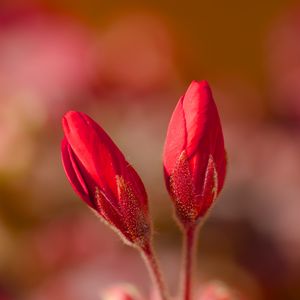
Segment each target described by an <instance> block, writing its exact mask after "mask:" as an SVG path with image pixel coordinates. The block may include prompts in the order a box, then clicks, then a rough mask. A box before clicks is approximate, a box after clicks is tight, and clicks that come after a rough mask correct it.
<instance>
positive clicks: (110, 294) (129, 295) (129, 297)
mask: <svg viewBox="0 0 300 300" xmlns="http://www.w3.org/2000/svg"><path fill="white" fill-rule="evenodd" d="M100 299H101V300H142V297H141V296H140V294H139V292H138V291H137V289H136V288H135V287H134V286H132V285H129V284H123V285H115V286H112V287H110V288H108V289H106V290H105V291H104V292H102V293H101V295H100Z"/></svg>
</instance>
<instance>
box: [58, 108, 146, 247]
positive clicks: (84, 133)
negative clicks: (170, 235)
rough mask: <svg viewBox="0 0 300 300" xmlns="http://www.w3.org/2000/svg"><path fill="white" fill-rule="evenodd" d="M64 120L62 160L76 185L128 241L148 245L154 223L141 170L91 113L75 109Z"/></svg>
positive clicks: (108, 222) (86, 198)
mask: <svg viewBox="0 0 300 300" xmlns="http://www.w3.org/2000/svg"><path fill="white" fill-rule="evenodd" d="M62 123H63V130H64V133H65V138H64V139H63V141H62V162H63V166H64V169H65V172H66V174H67V177H68V179H69V181H70V183H71V185H72V187H73V189H74V190H75V191H76V192H77V194H78V195H79V196H80V197H81V198H82V199H83V200H84V201H85V202H86V203H87V204H88V205H89V206H90V207H91V208H92V209H94V210H95V211H96V212H97V213H98V214H99V215H100V216H101V219H102V220H104V221H105V223H107V224H109V225H111V226H112V228H113V229H115V230H116V231H117V232H118V233H120V235H121V236H122V237H124V238H125V239H124V240H125V241H126V242H129V243H130V244H134V245H136V246H140V247H142V246H144V245H145V244H146V243H147V242H149V238H150V231H151V228H150V227H151V226H150V218H149V213H148V202H147V194H146V191H145V188H144V185H143V183H142V181H141V179H140V177H139V176H138V174H137V173H136V171H135V170H134V169H133V168H132V167H131V166H130V164H129V163H128V162H127V161H126V160H125V158H124V155H123V154H122V152H121V151H120V150H119V149H118V147H117V146H116V145H115V144H114V142H113V141H112V140H111V139H110V137H109V136H108V135H107V134H106V132H105V131H104V130H103V129H102V128H101V127H100V126H99V125H98V124H97V123H96V122H95V121H93V120H92V119H91V118H90V117H88V116H87V115H85V114H83V113H79V112H73V111H71V112H68V113H67V114H65V116H64V117H63V122H62Z"/></svg>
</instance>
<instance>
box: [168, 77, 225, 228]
mask: <svg viewBox="0 0 300 300" xmlns="http://www.w3.org/2000/svg"><path fill="white" fill-rule="evenodd" d="M163 160H164V174H165V181H166V186H167V189H168V191H169V193H170V195H171V198H172V200H173V202H174V205H175V211H176V215H177V217H178V218H179V220H180V222H181V223H182V224H183V226H184V227H190V226H195V225H196V224H197V223H198V222H199V221H200V219H201V217H203V216H204V214H205V213H206V212H207V210H208V209H209V208H210V206H211V205H212V203H213V201H214V200H215V198H216V197H217V195H218V194H219V193H220V191H221V189H222V187H223V184H224V178H225V172H226V153H225V149H224V139H223V133H222V127H221V123H220V118H219V115H218V111H217V107H216V104H215V102H214V100H213V97H212V93H211V90H210V87H209V85H208V83H207V82H206V81H201V82H196V81H193V82H192V83H191V85H190V86H189V88H188V90H187V92H186V93H185V95H184V96H182V97H181V98H180V100H179V102H178V104H177V106H176V108H175V110H174V112H173V115H172V117H171V121H170V123H169V127H168V132H167V137H166V142H165V147H164V154H163Z"/></svg>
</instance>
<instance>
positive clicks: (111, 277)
mask: <svg viewBox="0 0 300 300" xmlns="http://www.w3.org/2000/svg"><path fill="white" fill-rule="evenodd" d="M299 36H300V5H299V3H297V1H292V0H289V1H288V0H276V1H263V2H262V1H258V0H253V1H251V2H248V3H247V2H242V1H238V0H231V1H226V2H224V1H223V2H222V1H189V2H188V3H187V2H183V1H181V2H177V3H174V2H171V1H167V0H161V1H158V0H156V1H145V2H140V1H123V2H118V1H95V0H88V1H81V0H78V1H68V0H63V1H58V0H56V1H50V0H48V1H33V0H32V1H21V0H20V1H17V0H6V1H1V3H0V137H1V138H0V299H1V300H2V299H3V300H14V299H22V300H23V299H25V300H48V299H55V300H79V299H81V300H82V299H84V300H95V299H101V297H102V296H101V295H104V294H106V295H108V294H109V293H114V294H118V293H120V290H119V288H114V286H115V287H120V286H123V285H124V286H126V287H130V291H131V289H135V288H133V286H135V287H137V288H138V290H139V291H138V292H137V291H136V292H137V293H138V294H139V295H140V294H141V295H149V294H151V293H153V291H152V290H151V284H150V281H149V277H148V274H147V271H146V268H145V267H144V265H143V262H142V260H141V259H140V257H139V256H138V254H137V253H136V251H135V250H134V249H130V248H128V247H126V246H125V245H123V244H122V242H121V241H119V239H118V237H116V236H115V234H114V233H113V232H112V231H111V230H110V229H109V228H106V227H105V226H104V225H103V224H102V223H101V222H99V221H98V220H97V218H96V217H95V216H94V214H92V213H91V212H90V211H89V210H88V209H87V208H86V207H85V206H84V204H82V202H81V201H80V200H79V199H77V196H76V195H75V194H74V193H73V191H72V189H71V187H70V185H69V183H68V182H67V179H66V178H65V174H64V171H63V168H62V166H61V161H60V141H61V139H62V135H63V134H62V130H61V123H60V122H61V117H62V115H63V114H64V113H65V112H66V111H68V110H79V111H83V112H85V113H87V114H90V115H91V116H92V117H93V118H94V119H95V120H96V121H97V122H99V123H100V124H101V126H103V128H105V130H106V131H107V132H108V133H109V134H110V135H111V137H112V138H113V140H114V141H115V142H116V143H117V144H118V145H119V146H120V149H122V151H123V152H124V154H125V155H126V157H127V158H128V161H129V162H130V163H132V164H133V166H134V167H135V168H136V169H137V171H138V172H139V174H140V175H141V177H142V179H143V181H144V183H145V186H146V189H147V192H148V195H149V201H150V207H151V213H152V217H153V219H154V224H155V243H156V248H157V249H158V256H159V257H160V258H161V261H162V267H163V270H164V272H165V274H166V277H167V281H168V284H169V285H170V287H171V291H172V293H174V292H175V291H176V288H177V285H178V283H177V282H178V277H179V275H178V273H179V268H180V264H179V261H180V251H181V237H180V233H179V231H178V228H177V226H176V224H175V222H174V220H173V218H172V207H171V202H170V200H169V196H168V194H167V192H166V190H165V186H164V182H163V174H162V159H161V157H162V148H163V143H164V139H165V134H166V130H167V124H168V121H169V118H170V115H171V113H172V110H173V108H174V107H175V104H176V103H177V101H178V99H179V97H180V96H181V95H182V94H183V93H184V91H185V90H186V88H187V86H188V84H189V82H190V81H191V80H193V79H195V80H202V79H206V80H208V81H209V82H210V84H211V86H212V90H213V94H214V97H215V100H216V103H217V105H218V109H219V112H220V116H221V119H222V123H223V128H224V135H225V145H226V148H227V152H228V162H229V168H228V174H227V178H226V182H225V188H224V191H223V192H222V194H221V197H220V199H219V200H218V201H217V203H216V205H215V207H214V209H213V210H212V212H211V215H210V217H209V219H208V220H207V222H206V225H205V226H204V228H203V229H202V231H201V233H200V238H199V247H198V248H199V249H198V253H197V257H198V260H197V266H196V267H195V270H196V279H195V280H196V282H197V291H198V292H197V293H198V294H199V296H198V298H199V299H200V295H208V296H206V297H207V299H210V298H209V297H211V296H209V295H211V294H213V293H221V294H222V293H223V294H224V293H225V292H226V293H225V294H226V295H227V294H228V295H230V293H234V294H236V295H239V297H238V298H237V299H254V300H256V299H257V300H262V299H268V300H269V299H272V300H277V299H278V300H281V299H286V300H288V299H291V300H293V299H300V234H299V228H300V217H299V212H300V201H299V199H300V184H299V183H300V39H299ZM211 282H213V284H212V283H211ZM215 282H217V284H214V283H215ZM207 287H208V290H205V289H206V288H207ZM198 294H197V295H198ZM223 294H222V295H223ZM118 295H119V294H118ZM218 295H219V294H218ZM139 297H140V296H139ZM141 297H142V296H141ZM201 297H203V299H204V296H201ZM226 297H227V296H226ZM228 297H229V296H228ZM142 298H143V297H142ZM126 299H127V298H126ZM201 299H202V298H201ZM205 299H206V298H205ZM220 299H223V298H220ZM224 299H225V298H224ZM226 299H227V298H226ZM228 299H231V298H228ZM232 299H235V298H232Z"/></svg>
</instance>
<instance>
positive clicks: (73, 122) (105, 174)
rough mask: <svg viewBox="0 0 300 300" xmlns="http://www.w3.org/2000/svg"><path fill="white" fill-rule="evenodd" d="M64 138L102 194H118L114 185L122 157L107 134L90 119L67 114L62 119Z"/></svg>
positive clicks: (85, 116)
mask: <svg viewBox="0 0 300 300" xmlns="http://www.w3.org/2000/svg"><path fill="white" fill-rule="evenodd" d="M63 128H64V132H65V135H66V139H67V141H68V143H69V144H70V146H71V148H72V150H73V151H74V153H75V155H76V157H77V158H78V160H79V161H80V162H81V163H82V165H83V167H84V168H85V170H87V172H88V173H89V176H90V177H91V178H92V179H93V180H94V181H95V182H96V183H97V184H98V185H99V186H101V189H103V191H104V192H105V193H106V194H108V195H110V197H112V195H111V194H113V195H114V196H116V195H117V188H116V185H115V182H114V178H115V175H116V174H119V173H120V171H121V166H122V165H124V164H126V161H125V158H124V156H123V154H122V153H121V151H120V150H119V149H118V148H117V146H116V145H115V144H114V142H113V141H112V140H111V139H110V137H109V136H108V135H107V134H106V132H105V131H104V130H103V129H102V128H101V127H100V126H99V125H98V124H97V123H96V122H94V121H93V120H92V119H91V118H90V117H88V116H87V115H85V114H83V113H79V112H72V111H71V112H68V113H67V114H66V115H65V116H64V118H63Z"/></svg>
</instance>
